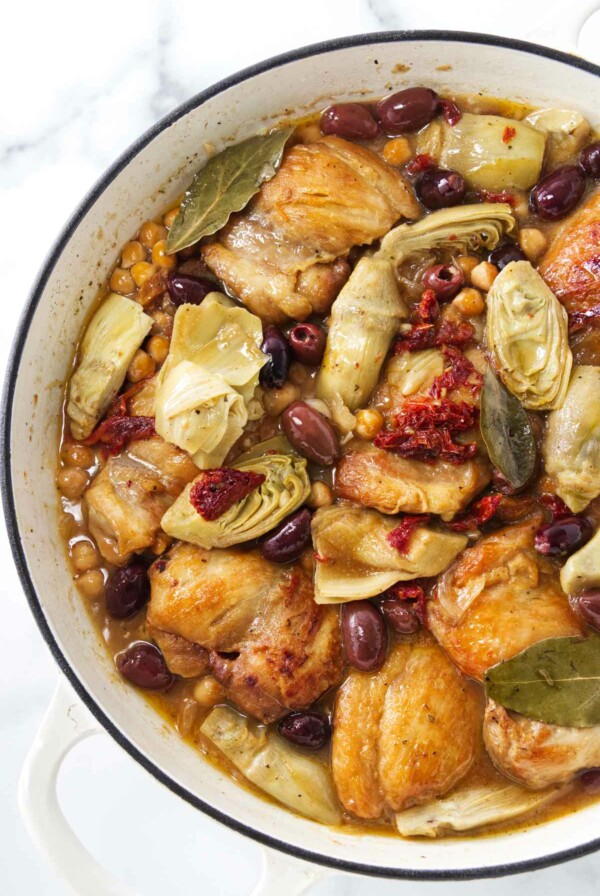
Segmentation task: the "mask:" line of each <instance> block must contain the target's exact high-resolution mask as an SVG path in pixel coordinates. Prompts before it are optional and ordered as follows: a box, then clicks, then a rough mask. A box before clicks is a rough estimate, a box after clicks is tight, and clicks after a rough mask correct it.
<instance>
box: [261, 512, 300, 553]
mask: <svg viewBox="0 0 600 896" xmlns="http://www.w3.org/2000/svg"><path fill="white" fill-rule="evenodd" d="M310 543H311V534H310V510H308V509H307V508H306V507H303V508H302V509H301V510H297V511H296V512H295V513H292V514H290V516H288V517H287V518H286V519H285V520H284V521H283V522H282V523H280V524H279V525H278V526H277V527H276V528H275V529H273V531H272V532H270V533H269V535H267V537H266V538H265V540H264V541H263V542H262V544H261V547H260V551H261V554H262V555H263V557H264V558H265V559H266V560H270V561H271V562H272V563H290V562H291V561H292V560H297V559H298V557H299V556H300V554H302V552H303V551H305V550H306V548H307V547H308V546H309V544H310Z"/></svg>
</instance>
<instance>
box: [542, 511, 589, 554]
mask: <svg viewBox="0 0 600 896" xmlns="http://www.w3.org/2000/svg"><path fill="white" fill-rule="evenodd" d="M593 532H594V528H593V526H592V524H591V523H590V521H589V520H588V519H587V518H586V517H584V516H566V517H563V518H562V519H560V520H555V521H554V522H552V523H548V524H547V525H546V526H542V527H541V528H540V529H538V530H537V532H536V535H535V549H536V551H539V553H540V554H545V555H546V556H549V557H561V556H563V555H565V554H571V553H572V552H573V551H574V550H575V549H576V548H580V547H581V546H582V545H584V544H585V543H586V541H589V540H590V538H591V537H592V535H593Z"/></svg>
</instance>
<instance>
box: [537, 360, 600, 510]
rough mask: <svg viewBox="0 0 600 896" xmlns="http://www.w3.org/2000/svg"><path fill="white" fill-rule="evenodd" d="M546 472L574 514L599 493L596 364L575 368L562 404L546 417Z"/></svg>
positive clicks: (599, 371) (599, 404)
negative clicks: (594, 365)
mask: <svg viewBox="0 0 600 896" xmlns="http://www.w3.org/2000/svg"><path fill="white" fill-rule="evenodd" d="M543 455H544V461H545V464H546V472H547V473H548V474H549V475H550V476H552V477H553V478H554V480H555V482H556V492H557V494H558V495H560V497H561V498H562V499H563V501H564V502H565V503H566V504H567V505H568V506H569V507H570V509H571V510H572V511H573V512H574V513H579V512H580V511H581V510H584V509H585V508H586V507H587V505H588V504H589V503H590V501H593V499H594V498H596V497H597V496H598V495H600V367H592V366H582V367H575V368H574V370H573V375H572V377H571V381H570V383H569V385H568V389H567V394H566V397H565V400H564V402H563V404H562V407H560V408H558V410H555V411H553V412H552V413H551V414H550V416H549V418H548V426H547V429H546V437H545V440H544V445H543Z"/></svg>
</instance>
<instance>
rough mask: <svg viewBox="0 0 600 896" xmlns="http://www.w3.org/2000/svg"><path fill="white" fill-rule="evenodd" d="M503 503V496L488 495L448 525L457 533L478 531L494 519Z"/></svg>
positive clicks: (475, 502)
mask: <svg viewBox="0 0 600 896" xmlns="http://www.w3.org/2000/svg"><path fill="white" fill-rule="evenodd" d="M501 501H502V495H498V494H494V495H486V496H485V497H484V498H480V499H479V500H478V501H474V502H473V504H471V506H470V507H467V509H466V510H463V512H462V513H459V514H457V516H456V517H455V518H454V519H453V520H452V522H450V523H448V526H449V527H450V528H451V529H453V530H454V531H455V532H469V531H470V530H472V529H477V528H478V527H479V526H483V524H484V523H487V522H489V521H490V520H491V519H492V517H493V516H494V515H495V513H496V511H497V510H498V507H499V506H500V502H501Z"/></svg>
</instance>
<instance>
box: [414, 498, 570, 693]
mask: <svg viewBox="0 0 600 896" xmlns="http://www.w3.org/2000/svg"><path fill="white" fill-rule="evenodd" d="M540 523H541V515H539V514H536V515H535V516H533V517H529V518H528V519H526V520H524V521H523V522H520V523H515V524H513V525H512V526H507V527H506V528H505V529H500V530H498V531H497V532H494V533H493V534H492V535H487V536H485V537H484V538H482V539H481V540H480V541H478V542H477V544H475V545H474V546H473V547H472V548H468V549H467V550H466V551H463V553H462V554H461V555H460V557H459V558H458V560H457V561H456V562H455V563H454V564H453V565H452V566H451V567H450V568H449V569H448V570H446V572H445V573H444V574H443V575H442V576H441V577H440V579H439V582H438V586H437V590H436V592H434V595H433V598H432V599H431V600H430V601H429V603H428V605H427V619H428V622H429V626H430V628H431V631H432V632H433V634H434V635H435V637H436V638H437V640H438V641H439V642H440V644H441V645H442V646H443V647H444V648H445V649H446V650H447V651H448V653H449V654H450V656H451V657H452V659H453V660H454V662H455V663H456V664H457V665H458V667H459V668H460V669H461V670H462V671H463V672H464V673H465V675H469V676H470V677H472V678H476V679H477V680H479V681H481V680H482V679H483V676H484V674H485V672H486V671H487V670H488V669H489V668H490V667H491V666H495V665H496V663H500V662H502V661H503V660H508V659H510V658H511V657H513V656H515V654H517V653H520V652H521V650H525V648H526V647H529V646H530V645H531V644H535V643H536V642H537V641H542V640H543V639H544V638H559V637H563V636H568V635H579V634H581V633H582V628H581V625H580V624H579V622H578V621H577V619H576V617H575V615H574V614H573V612H572V611H571V608H570V607H569V603H568V600H567V598H566V596H565V594H564V593H563V591H562V589H561V587H560V582H559V579H558V570H557V568H556V567H555V565H554V564H553V563H552V562H551V561H549V560H548V559H546V558H545V557H543V556H542V555H541V554H539V553H538V552H537V551H535V550H534V546H533V542H534V535H535V533H536V531H537V529H538V528H539V526H540Z"/></svg>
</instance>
